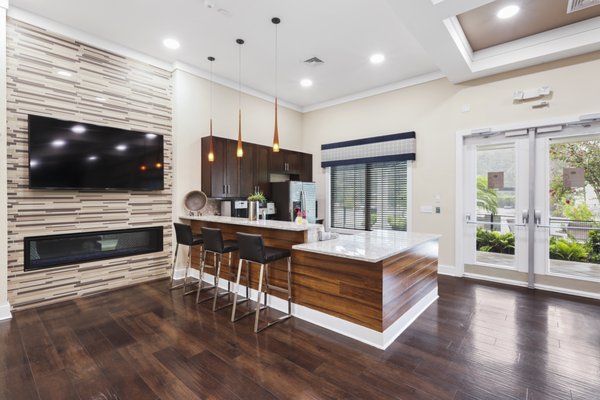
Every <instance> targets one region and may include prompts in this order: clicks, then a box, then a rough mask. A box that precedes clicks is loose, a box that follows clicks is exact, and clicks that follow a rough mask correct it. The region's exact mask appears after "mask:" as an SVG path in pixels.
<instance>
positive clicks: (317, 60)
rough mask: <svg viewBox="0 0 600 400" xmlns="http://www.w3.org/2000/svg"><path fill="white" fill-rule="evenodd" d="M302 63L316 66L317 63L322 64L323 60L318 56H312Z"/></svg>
mask: <svg viewBox="0 0 600 400" xmlns="http://www.w3.org/2000/svg"><path fill="white" fill-rule="evenodd" d="M304 63H305V64H308V65H311V66H313V67H316V66H318V65H323V64H324V63H325V62H324V61H323V60H321V59H320V58H319V57H312V58H309V59H308V60H304Z"/></svg>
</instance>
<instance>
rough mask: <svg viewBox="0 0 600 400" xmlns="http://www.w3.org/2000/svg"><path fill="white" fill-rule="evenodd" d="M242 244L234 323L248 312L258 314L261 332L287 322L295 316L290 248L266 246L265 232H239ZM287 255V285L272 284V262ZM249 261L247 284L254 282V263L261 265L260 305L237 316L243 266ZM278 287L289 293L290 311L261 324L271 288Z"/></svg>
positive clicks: (255, 324) (255, 321) (258, 299)
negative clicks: (252, 277) (255, 233)
mask: <svg viewBox="0 0 600 400" xmlns="http://www.w3.org/2000/svg"><path fill="white" fill-rule="evenodd" d="M237 238H238V243H239V245H240V262H239V264H238V272H237V279H236V286H235V287H234V290H233V292H234V293H235V297H234V299H233V310H232V312H231V322H235V321H238V320H240V319H242V318H244V317H246V316H248V315H251V314H254V332H255V333H258V332H260V331H262V330H263V329H266V328H268V327H269V326H272V325H274V324H276V323H278V322H281V321H285V320H286V319H288V318H290V317H291V316H292V277H291V273H292V272H291V268H292V254H291V252H290V251H289V250H287V249H280V248H276V247H266V246H265V245H264V241H263V237H262V236H261V235H252V234H249V233H241V232H238V233H237ZM285 258H287V288H283V287H279V286H274V285H272V284H269V264H270V263H273V262H275V261H278V260H282V259H285ZM244 262H245V263H246V282H247V285H248V284H249V282H250V277H249V274H250V263H256V264H260V275H259V278H258V295H257V298H256V308H255V310H254V311H248V312H246V313H244V314H243V315H241V316H236V314H235V310H236V304H237V295H238V292H237V291H238V286H239V285H240V278H241V275H242V266H243V264H244ZM263 278H264V285H265V291H264V295H265V296H264V298H265V304H264V306H263V305H262V304H261V301H260V298H261V295H262V294H263ZM271 290H277V291H280V292H283V293H286V294H287V303H288V313H287V314H286V315H284V316H283V317H280V318H278V319H276V320H274V321H271V322H268V323H267V324H266V326H262V327H259V326H258V322H259V316H260V311H261V310H265V309H267V308H268V307H269V306H268V304H269V300H268V296H269V291H271ZM247 296H248V287H247V286H246V297H247Z"/></svg>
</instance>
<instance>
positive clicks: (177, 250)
mask: <svg viewBox="0 0 600 400" xmlns="http://www.w3.org/2000/svg"><path fill="white" fill-rule="evenodd" d="M178 252H179V243H177V245H176V246H175V258H174V259H173V270H172V271H171V283H170V284H169V289H170V290H173V289H179V288H180V287H181V285H177V286H173V281H174V280H175V267H176V266H177V253H178Z"/></svg>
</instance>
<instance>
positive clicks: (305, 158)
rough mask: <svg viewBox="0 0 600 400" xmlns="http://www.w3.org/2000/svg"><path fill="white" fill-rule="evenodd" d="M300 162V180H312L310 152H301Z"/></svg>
mask: <svg viewBox="0 0 600 400" xmlns="http://www.w3.org/2000/svg"><path fill="white" fill-rule="evenodd" d="M301 158H302V163H301V170H300V180H301V181H302V182H312V180H313V173H312V171H313V165H312V154H307V153H302V154H301Z"/></svg>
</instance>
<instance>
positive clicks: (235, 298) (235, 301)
mask: <svg viewBox="0 0 600 400" xmlns="http://www.w3.org/2000/svg"><path fill="white" fill-rule="evenodd" d="M242 263H243V260H242V259H241V258H240V262H238V270H237V279H236V280H235V285H234V286H233V310H231V322H234V321H235V309H236V306H237V298H238V289H239V287H240V277H241V276H242ZM246 293H248V292H247V289H246Z"/></svg>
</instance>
